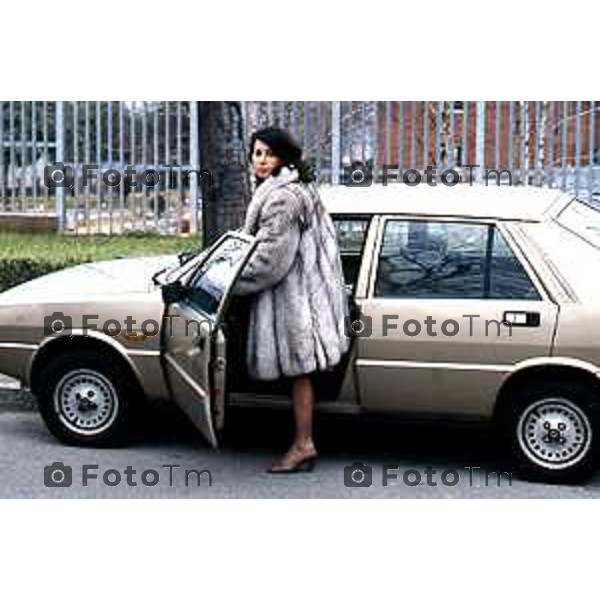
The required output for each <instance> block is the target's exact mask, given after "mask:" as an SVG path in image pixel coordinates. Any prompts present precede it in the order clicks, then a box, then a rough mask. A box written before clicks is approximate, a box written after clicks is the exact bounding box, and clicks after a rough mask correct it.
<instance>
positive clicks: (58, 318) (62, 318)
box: [44, 312, 73, 335]
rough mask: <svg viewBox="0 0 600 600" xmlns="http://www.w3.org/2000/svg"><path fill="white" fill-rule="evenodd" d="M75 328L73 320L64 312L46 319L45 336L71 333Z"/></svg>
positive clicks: (56, 313) (53, 314)
mask: <svg viewBox="0 0 600 600" xmlns="http://www.w3.org/2000/svg"><path fill="white" fill-rule="evenodd" d="M72 327H73V319H72V318H71V317H69V316H67V315H65V314H64V313H62V312H55V313H52V314H51V315H48V316H46V317H44V335H52V334H54V333H69V332H70V331H71V329H72Z"/></svg>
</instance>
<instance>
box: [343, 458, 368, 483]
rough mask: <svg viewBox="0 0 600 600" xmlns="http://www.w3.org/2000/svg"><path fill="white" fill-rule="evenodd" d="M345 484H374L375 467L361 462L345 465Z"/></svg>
mask: <svg viewBox="0 0 600 600" xmlns="http://www.w3.org/2000/svg"><path fill="white" fill-rule="evenodd" d="M344 485H345V486H346V487H371V486H372V485H373V467H370V466H369V465H366V464H365V463H361V462H355V463H352V464H351V465H348V466H347V467H344Z"/></svg>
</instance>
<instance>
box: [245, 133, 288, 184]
mask: <svg viewBox="0 0 600 600" xmlns="http://www.w3.org/2000/svg"><path fill="white" fill-rule="evenodd" d="M280 164H282V160H281V159H280V158H279V157H278V156H275V155H274V154H273V152H272V151H271V148H269V146H267V144H265V143H264V142H261V141H260V140H256V141H255V142H254V149H253V150H252V166H253V167H254V172H255V173H256V176H257V177H259V178H260V179H266V178H267V177H268V176H269V175H270V174H271V173H272V171H273V169H275V168H276V167H278V166H279V165H280Z"/></svg>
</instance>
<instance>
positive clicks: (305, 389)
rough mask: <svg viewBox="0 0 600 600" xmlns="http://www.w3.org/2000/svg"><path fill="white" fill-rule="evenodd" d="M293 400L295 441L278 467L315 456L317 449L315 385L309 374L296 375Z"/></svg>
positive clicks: (290, 465) (291, 464) (291, 465)
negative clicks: (314, 426)
mask: <svg viewBox="0 0 600 600" xmlns="http://www.w3.org/2000/svg"><path fill="white" fill-rule="evenodd" d="M292 400H293V403H294V424H295V434H294V442H293V443H292V445H291V447H290V449H289V450H288V451H287V452H286V454H285V456H284V457H283V458H282V459H281V460H280V461H279V462H278V463H277V465H276V467H277V468H288V467H293V466H294V465H295V464H297V463H298V462H299V461H301V460H302V459H303V458H307V457H309V456H315V455H316V453H317V451H316V449H315V444H314V441H313V406H314V392H313V385H312V381H311V379H310V377H309V376H308V375H301V376H300V377H296V378H295V379H294V382H293V388H292Z"/></svg>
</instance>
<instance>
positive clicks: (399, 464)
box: [0, 379, 600, 498]
mask: <svg viewBox="0 0 600 600" xmlns="http://www.w3.org/2000/svg"><path fill="white" fill-rule="evenodd" d="M0 384H2V385H3V387H1V388H0V497H1V498H175V497H183V498H600V473H598V474H597V475H596V476H594V477H593V478H592V479H591V480H589V481H588V482H586V484H585V485H581V486H562V485H546V484H540V483H532V482H528V481H523V480H521V479H519V478H518V477H517V476H516V475H514V474H510V473H509V469H508V467H507V465H506V462H505V460H504V458H503V456H502V453H501V452H500V449H499V448H498V447H497V444H496V442H495V440H494V437H493V436H492V435H491V434H490V431H489V430H488V429H487V428H482V427H468V428H467V427H464V426H461V427H457V426H453V427H448V426H447V425H444V426H442V425H414V424H413V425H408V424H398V423H390V422H387V421H376V420H373V421H371V420H365V419H360V420H358V419H356V418H352V417H349V416H344V417H340V416H334V415H318V416H317V418H316V424H315V430H316V431H315V433H316V440H317V444H318V448H319V452H320V455H319V459H318V461H317V464H316V467H315V469H314V471H312V472H310V473H301V474H294V475H270V474H268V473H266V472H265V469H266V468H267V467H268V466H269V465H270V464H271V462H272V461H273V460H274V459H275V458H277V456H278V455H279V454H280V453H281V452H283V451H284V450H285V448H286V444H287V442H288V441H289V439H290V435H291V431H292V429H291V427H292V422H291V414H290V412H289V411H287V410H278V411H266V410H257V409H248V408H244V409H239V408H238V409H235V410H233V409H232V410H230V411H229V412H228V413H227V419H228V421H227V430H226V431H227V435H226V438H225V440H224V445H223V447H222V448H221V449H220V450H219V451H214V450H212V449H211V448H209V447H208V446H207V445H206V444H205V443H204V441H203V440H202V438H201V437H200V435H199V434H198V433H197V432H196V430H195V429H194V428H193V427H192V425H190V424H189V423H188V422H187V421H186V419H185V418H184V417H183V416H182V415H181V413H180V412H179V411H178V410H177V409H176V408H175V407H169V406H165V407H163V408H159V409H155V411H152V412H150V413H149V414H148V415H147V417H146V419H145V421H144V423H143V425H142V427H141V428H140V431H139V432H138V433H137V435H136V436H135V437H134V439H133V440H132V441H131V442H130V444H129V445H127V446H126V447H123V448H111V449H95V448H77V447H70V446H64V445H62V444H61V443H59V442H58V441H57V440H55V439H54V438H53V437H52V436H51V434H50V433H49V432H48V431H47V430H46V428H45V426H44V423H43V422H42V420H41V418H40V416H39V414H38V413H37V411H36V408H35V402H34V399H33V398H32V396H31V395H30V394H29V393H28V392H26V391H23V390H20V389H18V385H17V384H16V383H15V382H14V381H13V382H12V385H10V384H11V381H9V380H6V379H4V380H1V381H0ZM57 463H58V464H57ZM84 483H85V484H86V485H84ZM67 484H70V485H67ZM348 484H349V485H348ZM367 484H370V485H367Z"/></svg>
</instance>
